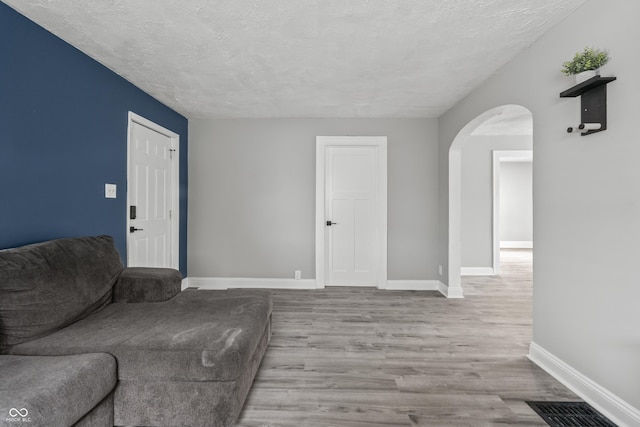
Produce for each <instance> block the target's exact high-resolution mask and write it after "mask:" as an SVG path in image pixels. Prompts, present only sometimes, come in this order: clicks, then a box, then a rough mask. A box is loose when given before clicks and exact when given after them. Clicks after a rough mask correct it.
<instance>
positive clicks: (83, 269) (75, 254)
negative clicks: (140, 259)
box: [0, 236, 123, 353]
mask: <svg viewBox="0 0 640 427" xmlns="http://www.w3.org/2000/svg"><path fill="white" fill-rule="evenodd" d="M122 269H123V266H122V260H121V259H120V255H119V254H118V251H117V250H116V248H115V246H114V244H113V238H111V237H110V236H98V237H79V238H71V239H59V240H52V241H50V242H44V243H37V244H34V245H28V246H23V247H20V248H14V249H6V250H2V251H0V353H4V352H6V351H7V350H8V349H9V348H10V347H12V346H14V345H16V344H20V343H23V342H26V341H30V340H32V339H36V338H40V337H42V336H45V335H47V334H49V333H51V332H54V331H57V330H59V329H61V328H64V327H65V326H67V325H69V324H71V323H73V322H75V321H77V320H80V319H82V318H83V317H86V316H88V315H89V314H91V313H93V312H95V311H97V310H100V309H102V308H103V307H104V306H105V305H107V304H109V303H110V302H111V297H112V289H113V285H114V284H115V282H116V280H117V278H118V275H119V274H120V272H121V271H122Z"/></svg>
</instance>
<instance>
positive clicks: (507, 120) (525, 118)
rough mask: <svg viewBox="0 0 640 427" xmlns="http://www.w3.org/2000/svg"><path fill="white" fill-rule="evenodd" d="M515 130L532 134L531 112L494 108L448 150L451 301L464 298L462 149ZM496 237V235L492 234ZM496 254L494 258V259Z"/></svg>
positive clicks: (520, 108)
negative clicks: (478, 139)
mask: <svg viewBox="0 0 640 427" xmlns="http://www.w3.org/2000/svg"><path fill="white" fill-rule="evenodd" d="M515 128H520V129H522V128H528V130H529V132H532V128H533V119H532V114H531V111H529V110H528V109H527V108H525V107H523V106H520V105H513V104H509V105H503V106H500V107H496V108H492V109H490V110H488V111H486V112H484V113H482V114H480V115H479V116H477V117H476V118H475V119H473V120H471V121H470V122H469V123H468V124H467V125H466V126H465V127H463V128H462V130H460V132H459V133H458V134H457V135H456V138H455V139H454V141H453V143H452V144H451V147H450V148H449V250H448V259H449V264H448V275H449V276H448V287H449V288H448V297H449V298H463V297H464V293H463V289H462V284H461V270H462V231H461V221H462V148H463V146H464V145H465V144H466V143H467V142H469V141H470V140H471V137H472V136H474V135H478V134H483V133H484V134H494V135H495V134H499V133H500V132H505V133H506V132H512V131H513V129H515ZM492 234H493V233H492ZM495 252H496V251H494V256H496V255H495Z"/></svg>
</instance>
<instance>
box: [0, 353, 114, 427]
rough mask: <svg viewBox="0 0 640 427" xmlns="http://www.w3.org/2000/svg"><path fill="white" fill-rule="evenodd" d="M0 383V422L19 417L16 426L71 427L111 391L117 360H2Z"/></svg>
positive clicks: (4, 357) (90, 357) (107, 357)
mask: <svg viewBox="0 0 640 427" xmlns="http://www.w3.org/2000/svg"><path fill="white" fill-rule="evenodd" d="M0 378H2V381H0V414H2V417H3V418H11V419H15V418H20V421H19V422H18V421H16V422H15V424H16V425H34V426H70V425H72V424H74V423H76V422H77V421H78V420H80V419H81V418H82V417H83V416H84V415H85V414H86V413H88V412H90V411H91V410H92V409H93V408H94V407H95V406H97V405H98V404H99V403H100V402H101V401H102V400H103V399H104V398H105V397H106V396H108V395H109V394H110V393H111V392H112V391H113V389H114V388H115V386H116V361H115V359H114V358H113V356H110V355H109V354H104V353H102V354H82V355H74V356H62V357H50V356H11V355H1V356H0ZM109 415H111V416H110V417H109V419H111V418H112V414H109ZM23 418H26V421H23ZM10 423H11V424H12V425H13V421H11V422H9V421H7V425H9V424H10ZM3 425H4V424H3Z"/></svg>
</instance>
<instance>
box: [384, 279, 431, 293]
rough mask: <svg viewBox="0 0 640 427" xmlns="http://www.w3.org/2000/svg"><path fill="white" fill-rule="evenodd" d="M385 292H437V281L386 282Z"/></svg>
mask: <svg viewBox="0 0 640 427" xmlns="http://www.w3.org/2000/svg"><path fill="white" fill-rule="evenodd" d="M385 289H387V290H394V291H438V290H440V281H439V280H387V286H386V288H385Z"/></svg>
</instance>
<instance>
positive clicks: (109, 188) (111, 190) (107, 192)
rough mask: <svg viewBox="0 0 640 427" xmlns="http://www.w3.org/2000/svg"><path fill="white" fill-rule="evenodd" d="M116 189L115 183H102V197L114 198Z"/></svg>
mask: <svg viewBox="0 0 640 427" xmlns="http://www.w3.org/2000/svg"><path fill="white" fill-rule="evenodd" d="M116 190H117V186H116V185H115V184H105V185H104V197H105V199H115V198H116Z"/></svg>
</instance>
